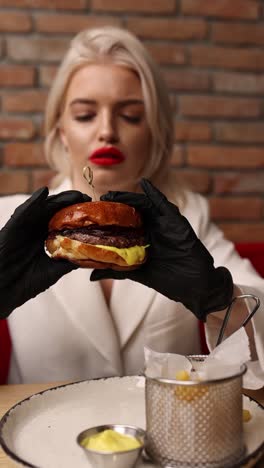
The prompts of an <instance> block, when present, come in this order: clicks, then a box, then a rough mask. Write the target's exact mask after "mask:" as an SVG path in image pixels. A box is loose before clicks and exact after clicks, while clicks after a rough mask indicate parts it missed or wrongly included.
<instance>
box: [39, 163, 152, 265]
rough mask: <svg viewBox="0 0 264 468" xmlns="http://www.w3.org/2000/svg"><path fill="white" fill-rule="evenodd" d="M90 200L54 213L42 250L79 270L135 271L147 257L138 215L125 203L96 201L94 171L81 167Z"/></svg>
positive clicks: (141, 225) (140, 219) (140, 220)
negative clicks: (91, 192) (78, 267)
mask: <svg viewBox="0 0 264 468" xmlns="http://www.w3.org/2000/svg"><path fill="white" fill-rule="evenodd" d="M83 177H84V178H85V180H86V181H87V182H88V184H89V186H90V187H91V188H92V190H93V199H94V200H93V201H91V202H84V203H78V204H75V205H70V206H67V207H65V208H62V209H61V210H59V211H57V213H55V215H54V216H53V217H52V218H51V220H50V222H49V226H48V237H47V239H46V241H45V248H46V251H47V253H48V255H49V256H51V257H52V258H54V259H55V260H56V259H62V258H63V259H67V260H69V261H70V262H72V263H75V264H76V265H79V266H80V267H81V268H99V269H102V268H103V269H104V268H110V269H113V270H134V269H136V268H138V267H139V266H140V265H142V264H143V263H145V261H146V258H147V253H146V247H148V245H146V240H145V235H144V229H143V221H142V218H141V215H140V213H139V212H138V211H137V210H136V209H135V208H133V207H132V206H129V205H126V204H125V203H117V202H110V201H97V200H96V192H95V188H94V185H93V172H92V169H91V168H90V167H89V166H85V167H84V168H83Z"/></svg>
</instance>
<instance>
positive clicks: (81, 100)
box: [70, 98, 96, 107]
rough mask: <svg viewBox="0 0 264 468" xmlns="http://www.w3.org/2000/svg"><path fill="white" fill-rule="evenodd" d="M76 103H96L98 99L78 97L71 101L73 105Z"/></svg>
mask: <svg viewBox="0 0 264 468" xmlns="http://www.w3.org/2000/svg"><path fill="white" fill-rule="evenodd" d="M75 104H96V101H94V100H93V99H85V98H77V99H73V101H71V102H70V106H71V107H72V106H74V105H75Z"/></svg>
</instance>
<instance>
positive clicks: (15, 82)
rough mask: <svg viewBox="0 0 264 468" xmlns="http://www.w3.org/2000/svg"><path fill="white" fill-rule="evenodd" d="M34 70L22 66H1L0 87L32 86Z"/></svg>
mask: <svg viewBox="0 0 264 468" xmlns="http://www.w3.org/2000/svg"><path fill="white" fill-rule="evenodd" d="M34 80H35V68H33V67H31V66H24V65H1V66H0V86H6V87H11V86H21V87H22V86H23V87H24V86H33V84H34Z"/></svg>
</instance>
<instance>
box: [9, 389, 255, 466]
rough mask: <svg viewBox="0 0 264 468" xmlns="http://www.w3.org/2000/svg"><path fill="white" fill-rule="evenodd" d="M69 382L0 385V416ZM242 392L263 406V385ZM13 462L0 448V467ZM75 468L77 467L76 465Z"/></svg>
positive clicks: (11, 464) (10, 464)
mask: <svg viewBox="0 0 264 468" xmlns="http://www.w3.org/2000/svg"><path fill="white" fill-rule="evenodd" d="M68 383H71V382H50V383H32V384H18V385H0V418H2V416H3V415H4V414H5V413H6V412H7V411H8V410H9V409H10V408H11V407H12V406H14V405H15V404H16V403H18V402H19V401H21V400H24V399H25V398H27V397H29V396H30V395H33V394H35V393H39V392H42V391H44V390H47V389H49V388H52V387H57V386H58V385H65V384H68ZM243 393H244V394H246V395H248V396H250V397H251V398H253V399H254V400H256V401H258V402H259V403H260V404H262V405H263V406H264V387H263V388H262V389H259V390H244V391H243ZM14 466H15V465H14V462H13V461H12V460H11V459H10V458H9V457H8V456H7V455H6V454H5V452H4V451H3V450H2V449H1V448H0V468H12V467H14ZM263 467H264V460H262V461H259V462H258V464H257V465H255V468H263ZM76 468H77V467H76Z"/></svg>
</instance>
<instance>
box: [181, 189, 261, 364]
mask: <svg viewBox="0 0 264 468" xmlns="http://www.w3.org/2000/svg"><path fill="white" fill-rule="evenodd" d="M189 196H190V203H189V209H187V212H186V214H187V217H188V211H189V214H190V217H189V220H190V222H191V219H190V218H191V213H192V212H193V210H195V211H194V212H195V213H199V218H197V219H195V221H196V222H195V223H194V226H193V227H194V229H195V230H196V232H197V235H198V237H199V238H200V240H201V241H202V242H203V244H204V245H205V246H206V248H207V249H208V250H209V252H210V253H211V255H212V257H213V258H214V264H215V266H216V267H218V266H225V267H226V268H228V269H229V271H230V272H231V274H232V277H233V281H234V284H235V285H236V286H237V287H238V288H239V290H240V291H241V294H254V295H256V296H258V297H259V299H260V308H259V309H258V311H257V312H256V314H255V315H254V317H253V319H252V327H253V332H254V333H253V334H252V337H251V339H253V340H254V343H251V345H252V347H254V348H255V349H256V352H257V356H258V359H259V362H260V365H261V367H262V369H263V372H264V279H263V278H261V276H259V274H258V273H257V272H256V271H255V269H254V268H253V266H252V265H251V263H250V261H249V260H247V259H242V258H241V257H240V256H239V254H238V253H237V251H236V250H235V247H234V244H233V243H232V242H230V241H228V240H227V239H226V238H225V237H224V234H223V232H222V231H221V230H220V229H219V228H218V227H217V226H216V225H215V224H214V223H212V222H210V216H209V206H208V202H207V200H206V199H205V198H204V197H202V196H200V195H196V194H190V195H189ZM195 224H196V225H195ZM248 305H249V306H250V308H251V309H252V308H253V305H254V304H253V301H250V303H248ZM244 309H246V311H247V314H248V313H249V310H248V309H247V308H245V307H244ZM224 313H225V311H224V312H220V313H219V312H218V313H211V314H209V315H208V317H207V322H206V327H205V331H206V338H207V344H208V347H209V349H212V348H213V347H214V346H215V344H216V340H217V337H218V334H219V329H220V327H221V324H222V320H223V316H224ZM231 316H232V320H231V317H230V323H229V329H228V327H227V330H226V331H227V335H230V334H231V333H233V331H235V330H236V329H238V328H239V326H240V325H241V323H242V321H243V317H242V316H241V314H239V313H237V307H236V310H234V313H232V314H231Z"/></svg>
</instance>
